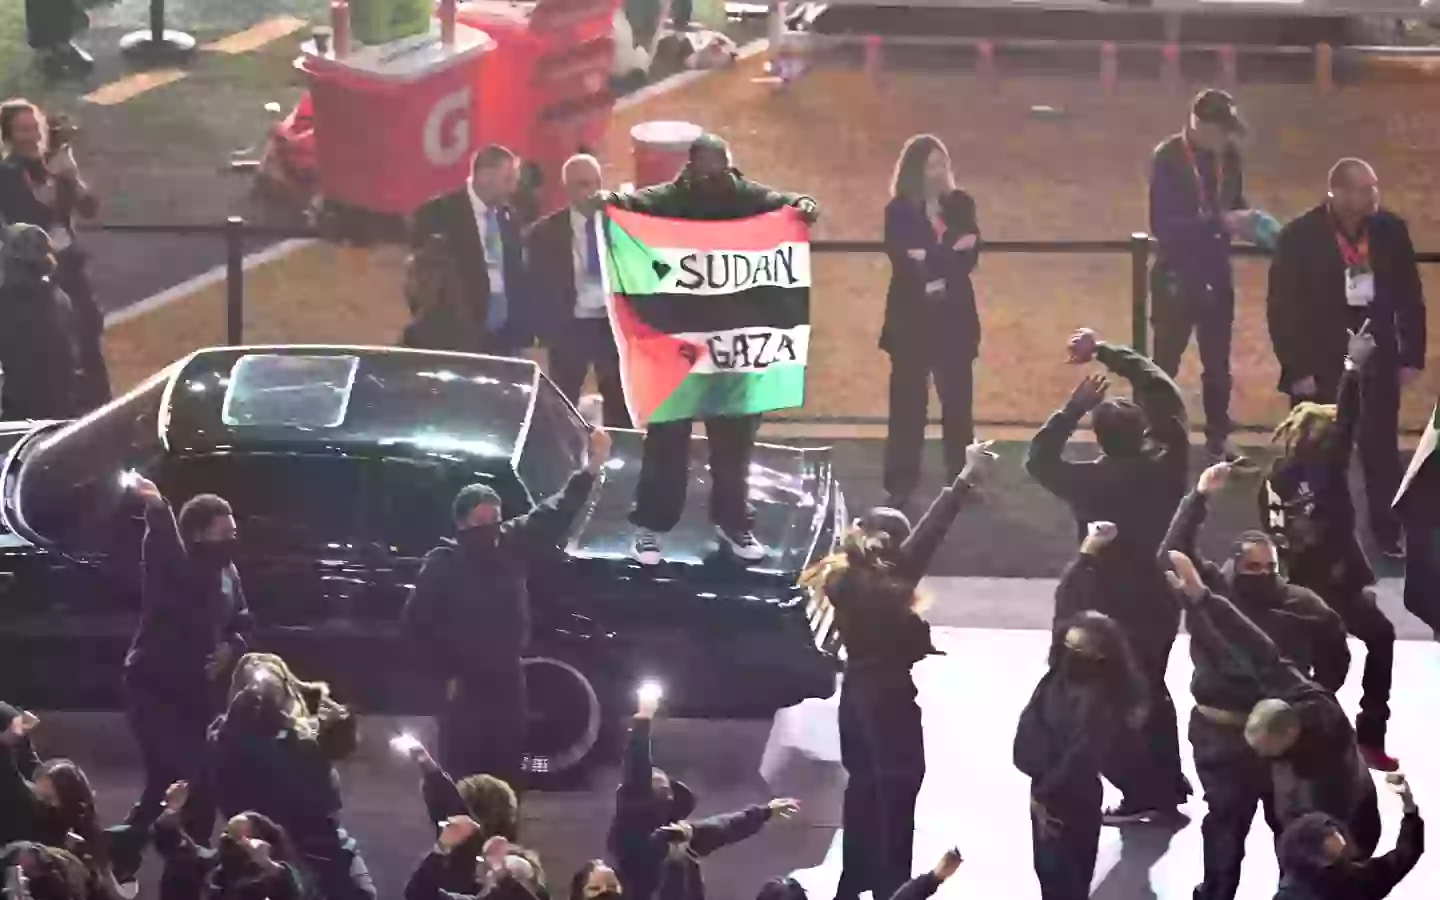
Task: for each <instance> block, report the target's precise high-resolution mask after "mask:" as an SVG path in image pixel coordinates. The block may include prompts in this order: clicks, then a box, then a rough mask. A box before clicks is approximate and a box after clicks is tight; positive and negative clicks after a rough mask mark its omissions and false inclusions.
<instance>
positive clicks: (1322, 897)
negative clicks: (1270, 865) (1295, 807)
mask: <svg viewBox="0 0 1440 900" xmlns="http://www.w3.org/2000/svg"><path fill="white" fill-rule="evenodd" d="M1336 830H1340V831H1346V830H1347V829H1346V827H1345V823H1344V822H1340V821H1337V820H1335V819H1332V818H1331V817H1330V816H1327V815H1325V814H1324V813H1312V814H1310V815H1307V816H1302V817H1301V818H1300V819H1297V820H1296V821H1294V822H1292V823H1291V824H1290V826H1289V827H1287V828H1286V829H1285V832H1284V834H1282V835H1281V836H1280V842H1279V845H1278V846H1277V848H1276V854H1277V856H1278V858H1279V862H1280V871H1281V876H1280V889H1279V890H1278V891H1276V892H1275V900H1383V898H1385V897H1388V896H1390V892H1391V891H1393V890H1394V889H1395V886H1396V885H1397V884H1399V883H1400V881H1401V880H1402V879H1404V877H1405V876H1406V875H1408V874H1410V870H1411V869H1413V868H1415V864H1416V863H1418V862H1419V861H1420V856H1421V854H1423V853H1424V852H1425V820H1424V819H1422V818H1420V813H1419V812H1413V813H1406V815H1405V817H1404V818H1403V819H1401V820H1400V834H1399V836H1398V837H1397V838H1396V839H1395V849H1394V850H1391V851H1390V852H1389V853H1386V854H1384V855H1383V856H1376V857H1372V858H1370V859H1363V860H1355V861H1353V862H1348V863H1341V864H1339V865H1326V864H1325V857H1324V856H1323V851H1322V844H1323V842H1324V840H1325V838H1326V837H1327V836H1329V835H1330V834H1332V833H1333V832H1335V831H1336Z"/></svg>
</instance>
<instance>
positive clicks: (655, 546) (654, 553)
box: [635, 528, 665, 566]
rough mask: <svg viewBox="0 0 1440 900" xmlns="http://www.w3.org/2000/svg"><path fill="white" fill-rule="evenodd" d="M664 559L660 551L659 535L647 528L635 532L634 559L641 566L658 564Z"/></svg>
mask: <svg viewBox="0 0 1440 900" xmlns="http://www.w3.org/2000/svg"><path fill="white" fill-rule="evenodd" d="M664 559H665V557H664V555H663V554H662V553H661V552H660V535H658V534H656V533H655V532H653V531H651V530H650V529H648V528H641V529H640V530H639V531H637V532H635V561H636V562H638V563H639V564H640V565H642V566H658V565H660V563H661V562H663V561H664Z"/></svg>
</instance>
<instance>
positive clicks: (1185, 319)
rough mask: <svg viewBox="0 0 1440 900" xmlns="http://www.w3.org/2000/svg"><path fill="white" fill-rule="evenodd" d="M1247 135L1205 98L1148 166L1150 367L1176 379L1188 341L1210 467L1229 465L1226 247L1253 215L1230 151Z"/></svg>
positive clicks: (1218, 97) (1227, 107)
mask: <svg viewBox="0 0 1440 900" xmlns="http://www.w3.org/2000/svg"><path fill="white" fill-rule="evenodd" d="M1245 132H1246V126H1245V122H1244V121H1243V120H1242V119H1241V118H1240V113H1239V112H1238V110H1237V109H1236V107H1235V98H1234V97H1232V96H1230V95H1229V94H1227V93H1226V92H1225V91H1219V90H1215V89H1213V88H1211V89H1208V90H1204V91H1201V92H1200V93H1199V94H1198V95H1196V97H1195V99H1194V101H1192V102H1191V104H1190V120H1189V122H1188V123H1187V124H1186V126H1185V130H1184V131H1182V132H1180V133H1179V134H1176V135H1173V136H1171V137H1169V138H1167V139H1166V140H1165V141H1164V142H1163V143H1161V144H1160V146H1158V147H1156V148H1155V153H1154V155H1153V156H1152V158H1151V162H1150V233H1151V234H1153V235H1155V241H1156V243H1157V244H1158V245H1159V247H1158V251H1157V253H1156V255H1155V264H1154V265H1153V266H1151V268H1150V295H1151V302H1152V303H1153V310H1152V313H1151V319H1152V324H1153V325H1154V326H1155V362H1156V364H1157V365H1159V366H1160V368H1161V369H1163V370H1165V374H1167V375H1169V376H1170V377H1171V378H1174V377H1175V373H1176V372H1178V371H1180V357H1182V356H1184V355H1185V348H1186V347H1187V346H1189V344H1190V335H1191V334H1194V335H1195V339H1196V341H1197V343H1198V344H1199V347H1200V365H1201V367H1202V369H1203V371H1202V373H1201V376H1200V384H1201V389H1202V393H1203V395H1204V402H1205V449H1206V451H1207V452H1208V453H1209V454H1210V456H1211V457H1212V458H1216V459H1218V458H1222V457H1228V456H1232V455H1233V453H1232V452H1231V450H1230V449H1229V445H1228V438H1229V436H1230V337H1231V330H1232V328H1233V326H1234V323H1235V274H1234V271H1233V270H1232V268H1231V265H1230V239H1231V237H1232V236H1233V235H1234V234H1235V233H1237V232H1238V231H1240V230H1241V229H1242V228H1243V227H1244V224H1245V222H1246V221H1247V220H1248V218H1249V217H1250V215H1251V213H1250V211H1249V210H1247V209H1246V203H1245V179H1244V175H1243V173H1242V172H1241V168H1240V151H1239V149H1238V148H1237V147H1236V141H1237V140H1238V139H1239V138H1240V137H1241V136H1243V135H1244V134H1245Z"/></svg>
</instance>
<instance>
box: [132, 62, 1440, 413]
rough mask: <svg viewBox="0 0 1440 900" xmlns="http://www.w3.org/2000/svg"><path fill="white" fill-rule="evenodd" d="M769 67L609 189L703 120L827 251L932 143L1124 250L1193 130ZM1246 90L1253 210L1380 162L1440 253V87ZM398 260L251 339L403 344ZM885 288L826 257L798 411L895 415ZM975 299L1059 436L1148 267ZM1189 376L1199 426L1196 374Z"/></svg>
mask: <svg viewBox="0 0 1440 900" xmlns="http://www.w3.org/2000/svg"><path fill="white" fill-rule="evenodd" d="M758 63H759V61H758V60H755V61H753V62H752V63H751V64H746V65H742V66H741V67H740V68H739V69H737V70H736V71H734V72H730V73H725V74H719V75H715V76H712V77H709V78H706V79H703V80H701V81H700V82H698V83H696V84H693V85H691V86H689V87H686V88H684V89H681V90H677V91H674V92H671V93H668V94H664V95H661V96H658V97H655V98H652V99H649V100H647V101H645V102H643V103H642V104H640V105H639V106H637V107H635V108H632V109H630V110H627V111H626V112H624V113H623V114H620V115H618V116H617V117H616V119H615V122H614V123H613V127H612V128H611V130H610V134H609V136H608V137H607V140H606V142H605V145H604V148H603V151H604V152H603V155H604V159H605V162H606V163H607V168H608V171H607V177H608V178H609V180H610V181H611V182H612V183H616V182H619V181H622V180H625V179H627V178H628V177H629V175H630V163H629V159H630V157H629V142H628V131H629V127H630V126H631V125H632V124H634V123H636V122H638V121H644V120H648V119H684V120H689V121H694V122H696V123H698V124H701V125H704V126H706V127H708V128H710V129H713V130H715V131H718V132H719V133H721V134H723V135H725V136H726V137H727V138H729V139H730V140H731V142H732V143H733V145H734V147H735V151H736V157H737V162H738V163H739V165H740V166H741V167H742V168H743V169H744V170H745V171H746V172H747V173H748V174H750V175H752V176H753V177H756V178H758V179H760V180H762V181H765V182H768V183H772V184H775V185H778V186H783V187H785V188H791V189H799V190H805V191H807V192H809V193H812V194H814V195H815V196H817V197H818V198H819V200H820V203H821V206H822V219H821V222H820V225H819V226H818V227H817V230H816V237H817V238H819V239H856V240H866V239H869V240H873V239H876V238H878V236H879V231H880V214H881V210H882V208H883V206H884V203H885V201H886V199H887V196H886V193H887V181H888V176H889V172H890V168H891V166H892V164H893V161H894V157H895V154H896V153H897V152H898V149H899V147H900V144H901V143H902V142H903V141H904V139H905V138H906V137H907V136H908V135H910V134H913V133H915V132H919V131H931V132H934V133H936V134H938V135H940V136H941V137H942V138H943V139H944V140H945V141H946V142H947V144H948V145H949V146H950V149H951V153H952V155H953V157H954V159H955V162H956V167H957V174H958V175H959V177H960V179H961V181H962V183H963V184H964V186H965V187H966V189H967V190H969V191H970V192H971V193H972V194H974V195H975V197H976V198H977V200H978V203H979V208H980V219H981V225H982V229H983V231H984V233H985V235H986V237H988V238H990V239H992V240H1064V239H1118V238H1123V237H1125V236H1127V235H1129V234H1130V233H1131V232H1133V231H1137V230H1144V228H1145V224H1146V218H1145V172H1146V164H1147V161H1148V155H1149V151H1150V149H1151V148H1152V147H1153V146H1154V144H1155V143H1156V142H1158V141H1159V140H1160V139H1162V138H1163V137H1165V136H1166V135H1167V134H1169V133H1171V132H1173V131H1175V130H1176V129H1177V128H1178V127H1179V125H1180V124H1181V122H1182V121H1183V116H1184V111H1185V105H1186V99H1187V97H1188V91H1175V92H1172V91H1169V90H1167V89H1165V88H1164V87H1163V86H1162V85H1160V84H1158V83H1144V82H1135V83H1128V84H1122V85H1121V86H1120V88H1119V89H1118V90H1117V91H1116V92H1115V93H1113V94H1104V93H1102V92H1101V91H1100V89H1099V87H1098V86H1097V85H1095V84H1094V83H1093V82H1092V81H1090V80H1087V79H1084V78H1081V77H1078V76H1077V77H1068V78H1067V77H1054V76H1026V77H1016V78H1006V79H1003V80H1001V81H998V82H986V81H982V80H978V79H976V78H974V77H971V76H970V75H968V74H909V73H890V74H888V75H887V77H886V78H885V80H884V81H883V82H881V83H880V84H879V85H876V84H873V83H871V82H869V81H868V80H867V79H866V78H865V77H864V76H863V75H862V74H861V73H859V72H855V71H846V70H828V71H817V72H814V73H812V74H810V75H808V76H806V78H804V79H803V80H801V81H800V82H799V83H798V84H797V85H795V86H793V87H792V88H791V89H790V90H788V91H786V92H781V93H777V92H774V91H773V90H772V89H771V88H769V87H767V86H764V85H762V84H758V83H756V82H755V80H754V76H755V75H756V74H758ZM1237 94H1238V96H1239V98H1240V101H1241V104H1242V106H1243V107H1244V110H1245V112H1246V115H1247V116H1248V118H1249V119H1250V120H1251V122H1252V124H1253V125H1254V131H1255V134H1254V136H1253V138H1252V140H1251V142H1250V144H1249V146H1248V147H1247V148H1246V161H1247V194H1248V195H1249V197H1250V198H1251V201H1252V203H1254V204H1255V205H1257V206H1261V207H1263V208H1266V209H1268V210H1270V211H1271V212H1272V213H1274V214H1275V215H1277V216H1279V217H1281V218H1282V219H1283V218H1288V217H1290V216H1293V215H1295V214H1297V213H1299V212H1301V211H1303V210H1304V209H1306V208H1307V207H1308V206H1310V205H1311V204H1313V203H1315V202H1317V201H1318V199H1319V198H1320V197H1321V195H1322V192H1323V184H1324V177H1325V173H1326V171H1327V169H1328V168H1329V166H1330V165H1331V163H1332V162H1333V161H1334V160H1335V159H1336V158H1338V157H1340V156H1346V155H1358V156H1363V157H1366V158H1368V159H1370V160H1371V161H1372V162H1373V163H1374V164H1375V165H1376V168H1377V169H1378V170H1379V173H1380V176H1381V180H1382V184H1383V187H1384V191H1385V196H1386V202H1387V205H1389V206H1391V207H1392V208H1394V209H1395V210H1397V211H1398V212H1400V213H1401V214H1402V215H1404V216H1406V217H1407V218H1408V219H1409V221H1410V224H1411V228H1412V231H1413V233H1414V235H1415V239H1416V242H1417V244H1418V245H1419V246H1421V247H1422V248H1425V247H1429V248H1433V249H1440V207H1437V206H1436V204H1434V202H1433V198H1434V196H1435V190H1434V188H1435V179H1436V174H1437V171H1440V169H1437V164H1436V160H1435V158H1434V150H1433V148H1434V147H1435V146H1436V145H1440V113H1437V112H1436V111H1437V110H1440V81H1436V82H1433V83H1430V82H1422V83H1418V84H1417V83H1410V84H1403V85H1396V84H1385V85H1373V84H1372V85H1358V86H1349V87H1344V88H1342V89H1340V90H1338V91H1337V92H1336V93H1334V94H1332V95H1329V96H1325V97H1322V96H1319V95H1317V94H1315V93H1314V92H1313V90H1312V89H1310V88H1308V87H1305V86H1296V85H1243V86H1241V87H1240V88H1239V89H1238V91H1237ZM1040 104H1043V105H1048V106H1052V107H1056V108H1058V109H1060V110H1062V111H1063V113H1064V115H1062V116H1061V117H1060V118H1058V119H1038V118H1035V117H1033V116H1032V115H1031V113H1030V109H1031V107H1032V106H1035V105H1040ZM400 264H401V257H400V255H399V253H398V252H397V251H395V250H393V249H387V250H379V251H375V252H373V253H372V252H368V251H359V250H338V249H335V248H312V249H309V250H306V251H303V252H302V253H301V254H299V255H297V256H296V257H294V258H292V259H291V260H287V261H284V262H281V263H277V264H275V265H274V266H272V267H267V268H266V269H263V270H260V271H257V272H256V274H255V276H254V278H253V279H252V282H251V285H250V289H249V296H250V298H251V308H250V317H249V322H250V326H251V329H250V335H248V336H253V337H254V338H255V339H284V340H301V339H305V340H309V339H330V340H335V341H341V340H363V341H365V342H386V341H390V340H393V338H394V336H395V335H396V334H397V333H398V331H399V329H400V327H401V326H402V324H403V315H404V307H403V302H402V300H401V298H400V290H399V282H400V276H399V273H400ZM1426 274H1427V282H1428V284H1429V286H1430V288H1431V292H1432V293H1435V292H1440V271H1437V270H1434V269H1432V271H1430V272H1427V273H1426ZM887 277H888V264H887V263H886V262H885V260H884V258H883V257H880V256H878V255H847V256H843V257H836V256H829V255H827V256H823V257H818V258H817V261H816V265H815V290H814V311H813V320H814V337H813V344H812V353H811V373H810V389H809V396H808V401H807V403H806V406H805V408H804V409H803V410H801V411H799V414H801V415H806V416H814V415H826V416H855V417H867V416H883V415H884V414H885V412H886V399H885V390H886V387H885V376H886V372H887V369H886V360H885V357H884V356H883V355H882V354H881V353H880V352H879V351H878V349H876V346H875V341H876V336H877V334H878V330H879V323H880V317H881V313H882V310H883V304H884V291H885V286H886V279H887ZM1237 278H1238V282H1239V296H1240V301H1239V302H1240V309H1239V314H1238V321H1237V323H1236V336H1235V349H1234V355H1233V366H1234V370H1235V376H1236V388H1235V401H1234V408H1233V413H1234V416H1235V418H1236V419H1237V420H1238V421H1240V422H1243V423H1249V424H1257V425H1258V424H1264V423H1270V422H1273V421H1274V420H1275V419H1276V417H1277V416H1278V415H1279V414H1280V412H1281V410H1282V408H1283V406H1282V403H1281V400H1280V397H1279V396H1278V395H1277V394H1276V392H1275V381H1276V374H1277V372H1276V367H1275V363H1274V361H1273V358H1272V356H1271V353H1270V350H1269V341H1268V337H1267V335H1266V332H1265V327H1264V314H1263V303H1264V281H1265V266H1264V263H1263V262H1261V261H1253V260H1247V261H1242V262H1240V263H1238V264H1237ZM976 285H977V290H978V294H979V296H980V303H981V308H982V321H983V329H984V341H983V346H982V351H981V358H980V360H979V363H978V367H977V377H976V406H977V414H978V416H979V417H980V418H981V419H982V420H989V421H1022V422H1034V421H1039V420H1040V419H1042V418H1043V417H1044V416H1045V415H1046V413H1047V412H1048V411H1049V410H1050V409H1052V408H1053V407H1054V406H1056V405H1057V404H1059V403H1061V402H1062V401H1063V400H1064V398H1065V397H1066V396H1067V395H1068V392H1069V390H1070V388H1071V387H1072V385H1073V383H1074V381H1075V379H1076V378H1077V373H1076V372H1075V370H1073V369H1071V368H1069V367H1066V366H1064V365H1063V364H1062V358H1063V344H1064V339H1065V337H1066V335H1068V333H1069V332H1070V331H1071V330H1072V329H1073V328H1074V327H1076V326H1078V325H1089V326H1091V327H1095V328H1096V329H1097V330H1099V331H1100V332H1101V333H1102V334H1104V335H1106V336H1111V337H1114V338H1115V339H1118V340H1123V341H1128V340H1129V336H1130V333H1131V324H1130V294H1129V291H1130V270H1129V261H1128V259H1127V258H1125V257H1123V256H1110V257H1100V256H1095V257H1087V256H1075V255H1059V254H1055V255H1023V256H1020V255H991V256H989V257H986V258H984V259H983V260H982V263H981V266H980V268H979V270H978V271H977V273H976ZM212 293H213V296H209V297H207V298H202V299H199V300H197V301H194V302H193V303H188V302H187V303H182V304H179V305H177V306H174V307H170V308H169V309H167V310H165V311H162V312H160V313H156V314H155V318H154V319H153V320H151V321H146V320H139V321H135V322H132V323H128V324H127V325H125V326H123V327H121V328H119V329H117V330H116V332H115V333H114V334H112V335H111V339H110V348H109V349H110V352H111V356H112V362H113V364H114V365H115V366H116V368H117V370H118V371H117V375H118V377H119V380H120V381H122V382H125V381H129V380H133V379H134V378H135V377H138V376H139V375H141V374H143V373H145V372H148V371H151V370H153V368H154V366H155V365H157V364H160V363H163V362H164V361H168V360H169V359H171V358H174V357H175V356H176V355H179V354H180V353H183V352H186V351H187V350H188V349H190V348H193V347H194V346H196V345H197V344H203V343H209V342H212V341H215V340H218V339H219V336H220V334H221V323H222V321H223V319H222V318H221V316H222V313H221V311H220V303H221V300H220V293H219V290H218V289H217V290H216V291H214V292H212ZM191 307H193V308H191ZM1431 334H1432V343H1435V342H1440V336H1437V335H1440V328H1432V329H1431ZM1432 355H1433V354H1432ZM1191 356H1192V357H1193V353H1192V354H1191ZM1181 380H1182V383H1183V385H1184V386H1185V387H1186V388H1187V391H1188V392H1189V393H1190V394H1191V395H1192V399H1193V400H1194V401H1195V403H1194V406H1195V413H1196V416H1197V418H1198V415H1199V410H1198V378H1197V372H1196V369H1195V360H1194V359H1193V358H1187V361H1186V367H1185V369H1184V370H1183V371H1182V376H1181ZM1437 384H1440V382H1436V381H1434V380H1433V379H1432V378H1430V377H1428V376H1427V379H1426V380H1425V382H1423V383H1422V384H1421V385H1420V386H1419V387H1417V388H1416V389H1414V390H1413V391H1412V392H1411V394H1410V396H1409V397H1407V399H1406V405H1405V420H1406V423H1407V425H1409V426H1411V427H1418V426H1419V425H1420V424H1421V423H1423V421H1424V418H1425V416H1426V415H1427V414H1428V413H1429V411H1430V408H1431V406H1432V404H1433V398H1434V396H1435V387H1436V385H1437Z"/></svg>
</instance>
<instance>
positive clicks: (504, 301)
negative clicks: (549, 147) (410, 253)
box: [410, 144, 529, 356]
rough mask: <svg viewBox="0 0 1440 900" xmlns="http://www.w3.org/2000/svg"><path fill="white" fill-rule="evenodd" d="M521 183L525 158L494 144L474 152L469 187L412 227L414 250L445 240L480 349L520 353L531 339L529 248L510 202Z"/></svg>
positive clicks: (424, 212)
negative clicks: (433, 239) (436, 239)
mask: <svg viewBox="0 0 1440 900" xmlns="http://www.w3.org/2000/svg"><path fill="white" fill-rule="evenodd" d="M519 182H520V158H519V157H517V156H516V155H515V154H514V153H512V152H510V151H509V150H508V149H506V148H504V147H501V146H499V145H498V144H492V145H491V146H489V147H486V148H484V149H482V150H481V151H480V152H479V153H476V154H475V161H474V164H473V166H472V168H471V176H470V181H469V182H468V183H467V184H466V186H465V187H464V188H463V189H462V190H459V191H456V192H455V193H453V194H446V195H445V196H443V197H439V198H437V199H435V200H431V201H430V202H429V203H426V204H425V205H424V206H422V207H420V209H419V210H417V211H416V213H415V220H414V223H413V224H412V227H411V241H410V242H411V246H412V247H414V248H415V249H416V250H419V249H421V248H423V247H425V245H426V244H428V243H430V241H431V236H432V235H437V234H438V235H440V236H441V237H442V238H444V241H445V246H446V247H448V249H449V251H450V253H451V259H452V260H453V261H454V264H455V268H456V270H457V271H458V272H459V276H460V284H461V287H462V289H463V290H464V302H465V303H467V304H468V305H469V308H470V315H471V316H472V317H473V319H474V321H475V322H476V324H477V325H478V344H479V347H478V348H477V350H476V351H475V352H481V353H491V354H494V355H496V356H519V355H520V353H521V351H522V350H523V349H524V348H525V346H526V344H527V343H528V342H529V336H528V334H527V330H528V323H527V322H526V317H527V316H528V312H527V311H526V309H525V308H524V303H525V300H526V296H525V294H526V292H525V278H524V276H525V248H524V242H523V240H522V238H521V221H520V216H519V215H518V214H517V213H516V212H515V208H514V206H513V205H512V204H513V201H514V198H515V190H516V188H517V186H518V185H519Z"/></svg>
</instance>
